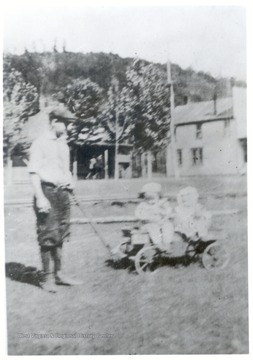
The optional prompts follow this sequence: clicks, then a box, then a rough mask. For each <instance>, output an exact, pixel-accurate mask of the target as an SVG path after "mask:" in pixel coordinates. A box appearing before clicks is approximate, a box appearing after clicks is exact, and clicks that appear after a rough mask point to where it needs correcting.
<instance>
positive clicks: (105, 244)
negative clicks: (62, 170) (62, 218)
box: [71, 191, 114, 257]
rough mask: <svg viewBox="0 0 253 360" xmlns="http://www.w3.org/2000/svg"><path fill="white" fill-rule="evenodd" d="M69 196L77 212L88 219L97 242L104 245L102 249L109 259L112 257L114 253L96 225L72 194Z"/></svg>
mask: <svg viewBox="0 0 253 360" xmlns="http://www.w3.org/2000/svg"><path fill="white" fill-rule="evenodd" d="M71 195H72V197H73V200H74V202H75V205H77V206H78V208H79V210H80V211H81V213H82V214H83V215H84V216H85V217H86V218H87V219H88V223H89V224H90V226H91V227H92V229H93V230H94V232H95V233H96V234H97V236H98V238H99V240H100V241H101V243H102V244H103V245H104V247H105V248H106V249H107V250H108V252H109V254H110V256H111V257H113V255H114V253H113V251H112V248H111V247H110V245H109V244H108V243H107V241H106V240H105V238H104V235H103V234H102V232H101V231H100V229H99V228H98V226H97V223H96V222H95V221H94V220H93V219H92V218H91V217H90V216H88V214H87V213H86V211H85V210H84V209H83V208H82V206H81V205H80V203H79V201H78V200H77V198H76V196H75V194H74V192H73V191H72V192H71Z"/></svg>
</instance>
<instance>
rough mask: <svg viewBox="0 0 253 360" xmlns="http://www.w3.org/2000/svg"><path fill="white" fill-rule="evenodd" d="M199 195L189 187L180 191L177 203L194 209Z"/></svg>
mask: <svg viewBox="0 0 253 360" xmlns="http://www.w3.org/2000/svg"><path fill="white" fill-rule="evenodd" d="M198 199H199V194H198V191H197V189H195V188H194V187H191V186H187V187H185V188H184V189H182V190H180V191H179V193H178V195H177V201H178V204H179V205H180V206H184V207H192V206H194V205H196V204H197V203H198Z"/></svg>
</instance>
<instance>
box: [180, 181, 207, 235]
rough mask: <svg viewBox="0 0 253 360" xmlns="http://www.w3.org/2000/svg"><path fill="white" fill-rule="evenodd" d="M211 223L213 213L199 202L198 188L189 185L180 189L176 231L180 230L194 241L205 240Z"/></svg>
mask: <svg viewBox="0 0 253 360" xmlns="http://www.w3.org/2000/svg"><path fill="white" fill-rule="evenodd" d="M210 224H211V215H210V213H209V212H208V211H207V210H206V209H205V208H204V207H203V206H202V205H201V204H200V203H199V194H198V191H197V189H195V188H194V187H190V186H188V187H186V188H184V189H182V190H181V191H179V193H178V195H177V207H176V208H175V221H174V225H175V232H180V233H182V234H184V235H185V236H186V237H187V238H188V239H190V240H193V241H197V240H199V239H201V240H204V241H205V240H207V238H208V232H209V228H210Z"/></svg>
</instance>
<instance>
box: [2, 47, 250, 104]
mask: <svg viewBox="0 0 253 360" xmlns="http://www.w3.org/2000/svg"><path fill="white" fill-rule="evenodd" d="M132 61H133V59H132V58H121V57H120V56H118V55H116V54H112V53H109V54H105V53H88V54H83V53H73V52H66V51H64V52H61V53H59V52H57V51H53V52H43V53H37V52H34V53H30V52H28V51H26V52H25V53H24V54H22V55H12V54H8V55H5V56H4V66H5V64H7V63H8V64H10V65H11V66H12V67H14V68H16V69H17V70H19V71H20V72H21V73H22V74H23V76H24V78H25V80H27V81H29V82H31V83H32V84H33V85H35V86H36V87H37V88H38V89H39V91H40V93H41V94H43V95H45V96H48V95H52V94H54V93H55V92H58V91H59V90H60V89H61V88H62V87H64V86H66V85H68V84H70V83H71V82H72V81H73V80H75V79H77V78H90V79H91V80H92V81H94V82H96V83H97V84H98V85H99V86H100V87H101V88H102V89H104V90H107V89H108V87H109V84H110V81H111V79H112V76H113V75H115V76H116V77H117V78H118V79H119V82H120V86H124V85H125V82H126V78H125V72H126V69H127V67H128V66H129V65H130V64H131V62H132ZM146 63H147V64H148V63H149V62H147V61H146ZM156 65H157V66H158V67H160V68H161V69H162V70H163V71H164V72H165V73H166V64H163V65H162V64H156ZM172 79H173V81H174V84H175V103H176V105H180V104H183V103H185V102H186V101H188V100H190V101H193V102H196V101H203V100H210V99H212V97H213V94H214V89H215V88H216V91H217V95H218V97H223V96H227V95H229V86H228V84H229V81H230V79H226V78H215V77H213V76H211V75H210V74H208V73H204V72H202V71H200V72H196V71H194V70H193V69H191V68H187V69H182V68H181V67H180V66H179V65H177V64H172ZM233 81H234V82H235V84H236V85H237V86H246V84H245V83H244V82H242V81H238V80H234V79H233Z"/></svg>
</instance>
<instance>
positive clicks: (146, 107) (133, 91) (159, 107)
mask: <svg viewBox="0 0 253 360" xmlns="http://www.w3.org/2000/svg"><path fill="white" fill-rule="evenodd" d="M166 82H167V80H166V74H164V72H163V71H162V70H161V69H160V68H159V67H157V66H156V65H154V64H148V65H145V64H144V63H143V62H142V61H141V60H135V61H134V62H133V64H132V66H131V67H130V68H129V69H128V71H127V86H128V89H129V90H128V91H129V95H128V96H129V98H130V99H131V105H130V111H129V112H128V114H129V116H130V117H131V123H132V124H133V126H132V130H131V133H132V137H133V139H134V145H135V148H136V149H141V150H144V151H147V150H155V149H160V148H161V147H162V146H165V145H167V143H168V133H169V123H170V122H169V110H170V104H169V89H168V85H167V83H166Z"/></svg>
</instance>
